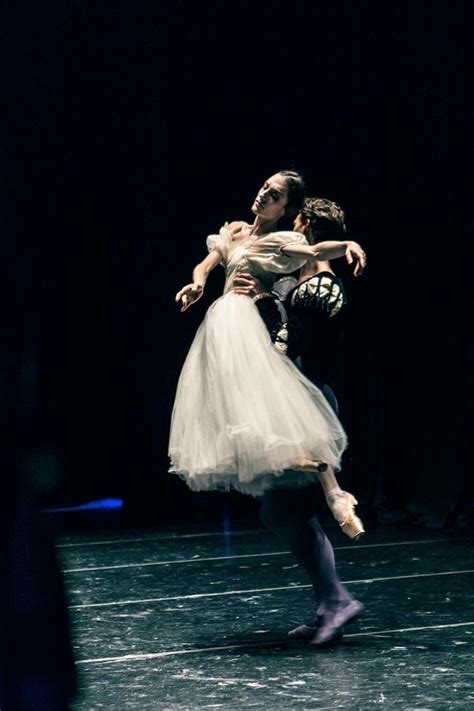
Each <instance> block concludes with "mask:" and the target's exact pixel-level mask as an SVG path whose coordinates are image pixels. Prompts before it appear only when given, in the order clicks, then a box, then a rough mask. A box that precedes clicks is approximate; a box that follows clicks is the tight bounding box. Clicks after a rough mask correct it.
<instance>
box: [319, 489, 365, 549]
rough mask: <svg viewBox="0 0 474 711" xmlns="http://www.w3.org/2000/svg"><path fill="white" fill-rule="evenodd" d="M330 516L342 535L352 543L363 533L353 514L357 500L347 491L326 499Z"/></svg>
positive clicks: (362, 527)
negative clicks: (334, 520) (347, 537)
mask: <svg viewBox="0 0 474 711" xmlns="http://www.w3.org/2000/svg"><path fill="white" fill-rule="evenodd" d="M327 502H328V505H329V508H330V509H331V511H332V514H333V516H334V518H335V519H336V521H337V522H338V524H339V526H340V527H341V530H342V532H343V533H345V534H346V536H349V538H351V539H352V540H353V541H357V540H358V539H359V538H360V537H361V536H362V535H363V534H364V533H365V528H364V524H363V523H362V521H361V520H360V518H359V517H358V516H357V514H356V512H355V508H354V507H355V506H356V504H357V499H356V498H355V497H354V496H352V494H349V492H348V491H341V492H338V493H337V494H332V495H331V496H328V497H327Z"/></svg>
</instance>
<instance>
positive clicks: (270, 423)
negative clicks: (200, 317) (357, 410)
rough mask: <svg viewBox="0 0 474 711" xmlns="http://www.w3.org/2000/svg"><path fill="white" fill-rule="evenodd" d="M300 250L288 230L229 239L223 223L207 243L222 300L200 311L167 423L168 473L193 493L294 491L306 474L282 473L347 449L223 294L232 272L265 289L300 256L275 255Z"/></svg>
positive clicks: (327, 416)
mask: <svg viewBox="0 0 474 711" xmlns="http://www.w3.org/2000/svg"><path fill="white" fill-rule="evenodd" d="M294 243H299V244H301V243H303V244H305V243H306V240H305V238H304V236H303V235H300V234H298V233H295V232H273V233H270V234H267V235H261V236H257V237H255V236H252V237H248V238H244V239H239V240H236V241H234V240H233V238H232V233H231V231H230V229H229V228H228V226H227V225H224V227H222V228H221V230H220V232H219V234H218V235H210V236H209V237H208V239H207V246H208V249H209V251H211V250H218V252H219V253H220V254H221V256H222V264H223V266H224V267H225V270H226V282H225V287H224V295H223V296H221V297H220V298H219V299H217V301H215V302H214V303H213V304H212V305H211V306H210V308H209V309H208V311H207V314H206V317H205V319H204V321H203V323H202V324H201V326H200V327H199V329H198V331H197V334H196V336H195V338H194V341H193V343H192V345H191V348H190V350H189V353H188V356H187V358H186V361H185V363H184V366H183V369H182V372H181V375H180V378H179V383H178V388H177V392H176V399H175V403H174V407H173V414H172V419H171V433H170V444H169V456H170V460H171V466H170V471H171V472H174V473H176V474H179V475H180V476H181V477H182V478H183V479H184V480H185V481H186V483H187V484H188V486H189V487H190V488H191V489H193V490H195V491H202V490H213V489H219V490H229V489H237V490H238V491H241V492H243V493H246V494H251V495H253V496H261V495H262V494H263V492H264V491H265V490H266V489H268V488H272V487H274V486H281V485H282V484H283V485H285V482H286V483H287V484H288V485H291V486H294V485H302V484H307V483H308V481H314V479H315V476H316V475H315V474H312V473H308V472H296V471H291V470H292V466H294V465H295V462H297V461H298V460H300V459H311V460H314V459H316V460H320V461H323V462H327V463H328V464H330V465H332V466H333V467H334V468H335V469H336V470H337V469H338V468H339V463H340V459H341V456H342V453H343V451H344V449H345V447H346V445H347V440H346V435H345V433H344V430H343V428H342V425H341V423H340V422H339V420H338V419H337V417H336V416H335V414H334V412H333V411H332V409H331V408H330V407H329V405H328V403H327V401H326V399H325V398H324V396H323V395H322V393H321V391H320V390H319V389H318V388H317V387H316V386H315V385H313V384H312V383H311V382H310V381H309V380H308V379H307V378H305V376H304V375H303V374H302V373H301V372H300V371H299V370H298V369H297V368H296V367H295V366H294V365H293V363H292V362H291V361H290V360H289V359H288V358H287V357H286V356H284V355H282V354H281V353H280V352H279V351H277V349H276V348H275V347H274V346H273V344H272V341H271V338H270V336H269V334H268V331H267V328H266V326H265V324H264V323H263V321H262V319H261V317H260V314H259V312H258V310H257V308H256V306H255V304H254V303H253V301H252V299H250V298H249V297H247V296H243V295H238V294H234V293H233V292H231V291H230V289H231V287H232V280H233V277H234V276H235V274H236V273H237V272H244V271H245V272H248V273H251V274H253V275H254V276H256V277H258V279H260V280H261V281H262V282H263V284H264V285H265V286H266V287H267V288H268V289H270V288H271V286H272V283H273V281H274V279H275V277H276V275H277V274H279V273H288V272H292V271H295V270H296V269H299V268H300V267H301V266H302V265H303V264H304V262H305V261H306V260H305V259H302V258H299V257H298V258H295V257H288V256H286V255H285V254H283V252H282V251H281V248H282V247H284V246H286V245H289V244H294Z"/></svg>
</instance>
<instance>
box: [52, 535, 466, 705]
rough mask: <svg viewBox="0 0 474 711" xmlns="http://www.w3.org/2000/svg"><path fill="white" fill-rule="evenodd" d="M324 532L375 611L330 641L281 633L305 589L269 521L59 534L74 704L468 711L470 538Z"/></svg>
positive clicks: (303, 612)
mask: <svg viewBox="0 0 474 711" xmlns="http://www.w3.org/2000/svg"><path fill="white" fill-rule="evenodd" d="M328 534H329V536H330V538H331V540H332V541H333V543H334V545H335V547H336V557H337V561H338V568H339V571H340V574H341V577H342V578H343V580H344V581H346V582H347V584H348V587H349V588H350V590H351V591H352V592H353V593H354V594H355V595H356V596H357V597H358V598H359V599H360V600H361V601H362V602H363V603H364V605H365V607H366V609H365V613H364V614H363V616H362V617H361V618H360V620H359V621H357V622H355V623H354V624H353V625H351V626H350V627H348V628H346V634H345V637H344V640H343V641H342V642H341V643H339V644H337V645H335V646H333V647H331V648H329V649H326V650H313V649H311V648H309V647H308V646H307V645H305V644H299V645H297V644H289V643H288V642H287V640H286V632H287V630H288V629H289V628H291V627H292V626H295V625H296V624H298V623H300V622H302V621H303V620H304V619H305V618H306V617H307V616H308V612H310V610H311V590H310V588H309V586H308V584H307V580H306V578H305V576H304V574H303V571H302V570H301V569H300V568H299V567H298V566H297V565H295V563H294V561H293V559H292V557H291V555H289V554H288V552H287V551H285V549H284V547H282V545H281V544H280V542H279V541H278V539H277V538H275V537H274V535H273V534H271V533H270V532H267V531H265V530H264V529H258V528H257V529H250V530H245V529H240V530H234V531H231V532H227V534H223V533H220V532H216V531H205V530H203V529H199V530H197V529H194V530H193V529H190V528H188V529H186V528H184V527H179V529H175V530H174V531H168V532H165V531H163V530H157V531H153V530H150V529H147V530H145V531H139V530H133V531H131V530H125V531H120V530H119V531H117V530H115V531H110V530H109V531H105V532H102V533H97V532H96V533H93V532H91V531H88V532H82V533H77V532H75V533H73V534H70V535H67V536H64V537H63V538H62V539H61V540H60V541H59V542H58V544H59V552H60V557H61V563H62V567H63V570H64V578H65V581H66V586H67V591H68V597H69V603H70V614H71V621H72V627H73V636H74V643H75V655H76V661H77V666H78V673H79V685H80V690H81V693H80V695H79V696H78V698H77V700H76V702H75V704H74V710H75V711H93V710H94V709H110V710H115V709H117V710H118V711H122V710H124V709H160V710H163V711H164V710H166V709H218V708H221V709H237V708H244V709H247V708H260V709H276V708H278V709H289V708H301V709H336V708H342V709H346V708H347V709H369V708H372V707H382V708H390V709H392V708H393V709H404V710H405V711H411V710H415V709H416V710H417V711H427V710H431V709H443V710H444V709H463V711H464V710H466V709H470V708H474V678H473V676H474V663H473V662H474V655H473V650H474V587H473V586H474V556H473V542H474V541H473V539H472V538H470V537H469V536H468V535H462V534H461V533H457V534H455V535H449V534H445V533H441V532H439V531H436V532H433V531H427V530H422V529H419V528H414V527H407V526H403V527H402V526H400V527H396V528H395V527H394V528H389V527H380V528H378V529H377V530H375V531H373V532H370V533H369V534H368V535H366V537H365V540H364V541H363V542H362V543H359V544H353V543H351V541H349V539H347V538H346V537H344V536H343V534H342V533H340V532H339V531H338V530H335V529H328Z"/></svg>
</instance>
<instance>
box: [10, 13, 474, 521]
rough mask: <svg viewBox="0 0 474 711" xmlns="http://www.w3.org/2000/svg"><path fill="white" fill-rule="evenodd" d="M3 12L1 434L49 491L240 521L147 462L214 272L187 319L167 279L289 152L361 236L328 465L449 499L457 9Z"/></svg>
mask: <svg viewBox="0 0 474 711" xmlns="http://www.w3.org/2000/svg"><path fill="white" fill-rule="evenodd" d="M3 10H4V20H3V22H2V29H1V33H2V37H1V47H2V50H1V51H2V54H3V57H2V65H3V67H4V81H3V102H2V103H3V109H2V112H3V123H4V128H3V131H2V158H1V165H2V168H1V172H2V175H3V179H2V183H3V188H2V205H1V216H2V223H3V224H2V236H1V267H0V268H1V290H2V306H1V312H2V316H1V319H2V346H1V348H2V353H1V356H2V360H1V367H2V371H1V375H2V391H3V395H2V398H3V406H2V427H3V430H4V432H5V434H6V437H5V442H6V443H7V444H5V445H4V446H5V448H6V449H8V448H9V447H10V448H11V445H12V444H13V448H14V449H15V451H19V452H20V453H21V455H22V456H26V458H27V459H28V460H29V461H32V462H33V470H35V471H37V472H39V474H38V476H39V478H40V479H41V482H42V483H41V486H42V489H43V492H44V497H43V500H44V505H47V506H69V505H74V504H80V503H85V502H87V501H90V500H91V499H99V498H103V497H120V498H123V499H124V512H125V514H126V515H129V516H130V520H133V521H134V522H151V523H154V524H160V522H166V523H168V522H170V521H175V520H196V519H198V520H199V519H200V518H201V519H202V518H206V517H207V518H209V517H211V518H212V517H219V516H220V515H221V513H222V511H225V512H226V513H228V511H229V510H230V513H231V514H232V515H236V516H237V515H245V514H246V513H247V512H250V513H252V514H253V512H254V506H255V502H253V501H252V500H250V499H247V498H245V497H240V496H238V495H236V496H235V497H234V496H230V497H229V496H220V495H217V494H207V495H203V494H201V495H196V494H191V493H190V492H189V491H188V490H187V489H186V487H185V486H184V484H182V483H181V482H180V481H179V480H178V479H176V478H174V477H172V476H171V475H169V474H167V467H168V461H167V456H166V452H167V435H168V427H169V418H170V412H171V407H172V402H173V395H174V389H175V386H176V382H177V377H178V374H179V370H180V367H181V365H182V362H183V360H184V357H185V354H186V351H187V349H188V347H189V345H190V343H191V340H192V338H193V335H194V333H195V330H196V328H197V326H198V324H199V322H200V321H201V319H202V317H203V315H204V313H205V309H206V308H207V306H208V305H209V303H210V302H211V301H212V299H213V298H216V297H217V296H218V295H219V290H220V288H221V287H222V284H223V273H220V272H216V273H213V275H212V277H211V278H210V281H209V286H208V289H207V293H206V296H205V298H204V299H203V300H202V301H201V302H200V303H199V304H198V305H197V306H196V307H195V308H194V309H191V310H190V311H189V312H186V314H180V313H179V311H178V309H177V307H176V305H175V303H174V294H175V292H176V291H177V290H178V288H180V286H182V285H183V284H184V283H186V282H187V281H188V280H189V277H190V274H191V270H192V267H193V266H194V264H195V263H196V262H197V261H199V260H200V259H201V258H202V257H203V256H204V254H205V237H206V235H207V234H209V233H211V232H215V231H217V229H218V228H219V226H220V225H221V224H222V223H223V222H224V221H225V220H226V219H229V220H232V219H238V218H240V219H242V218H243V219H246V218H249V217H250V212H249V207H250V205H251V204H252V201H253V197H254V195H255V192H256V190H257V189H258V187H259V186H260V184H261V182H262V181H263V180H264V179H265V178H266V177H268V175H270V174H272V173H273V172H275V171H277V170H278V169H280V168H288V167H290V168H297V169H300V170H302V172H303V173H304V174H305V176H306V179H307V182H308V184H309V186H310V191H311V193H312V194H313V195H321V196H325V197H329V198H331V199H333V200H336V201H338V202H340V203H341V205H342V206H343V207H344V208H345V210H346V214H347V225H348V230H349V234H350V236H351V237H353V238H354V239H357V240H358V241H359V242H360V243H361V244H362V245H363V247H364V248H365V249H366V251H367V253H368V264H369V266H368V270H367V272H366V275H365V276H364V277H363V278H362V279H359V280H353V279H352V278H351V276H350V270H349V269H348V268H347V267H346V266H345V264H344V263H343V262H342V260H339V262H337V263H336V265H335V266H336V269H337V271H338V273H340V274H341V276H342V277H343V278H344V281H345V285H346V287H347V291H348V296H349V299H350V306H349V308H348V312H347V316H346V321H347V323H346V335H345V360H344V378H343V383H342V384H341V390H340V393H339V394H340V399H341V405H342V419H343V422H344V424H345V426H346V429H347V431H348V433H349V437H350V442H351V446H350V450H349V452H348V454H347V457H346V466H345V470H344V472H345V473H344V476H343V483H344V484H345V485H347V486H348V487H351V489H352V490H354V491H355V492H356V493H357V494H358V496H359V498H360V499H361V500H362V501H363V503H365V504H366V505H367V506H368V507H369V508H370V509H371V510H372V511H376V510H382V509H384V508H388V509H397V510H398V509H406V508H407V507H408V506H410V505H411V506H412V507H413V506H415V507H418V511H421V510H422V509H423V507H425V508H427V509H428V510H431V511H434V512H436V511H438V512H441V519H442V520H444V518H445V516H446V515H448V514H449V513H450V512H451V513H452V511H453V510H454V511H455V512H458V511H459V510H465V509H468V508H469V505H470V502H471V505H472V484H471V478H470V476H468V475H469V471H468V462H470V458H469V457H468V451H467V450H468V443H469V437H470V432H471V430H470V428H468V424H467V422H468V419H467V415H468V407H467V405H468V403H469V402H470V396H469V393H468V376H469V375H470V371H469V369H468V354H469V353H470V352H472V350H471V349H470V345H469V343H468V336H467V334H468V333H469V331H470V321H471V319H470V318H469V317H470V313H469V309H468V299H469V297H470V290H469V286H470V284H469V282H468V275H470V273H471V264H470V260H469V256H468V254H469V251H470V242H471V233H472V225H473V220H472V207H471V205H472V200H471V195H470V191H471V185H472V184H473V180H472V177H473V176H472V157H473V156H472V95H471V77H470V57H469V45H470V42H471V37H470V32H471V28H472V20H473V17H472V15H473V12H472V5H471V3H468V2H465V3H464V2H458V1H456V0H454V1H451V2H436V1H433V2H429V3H421V4H416V5H415V3H413V4H411V3H394V2H392V3H385V4H382V3H379V2H370V1H360V2H353V1H352V2H350V1H349V0H347V1H343V0H333V1H332V2H331V3H329V2H327V3H320V2H312V3H298V2H292V3H285V4H283V3H279V2H276V3H248V4H247V3H245V2H244V3H238V4H231V3H223V2H205V3H194V2H185V1H182V2H178V0H176V1H175V2H166V1H165V2H156V0H135V2H125V1H120V0H118V1H115V2H87V1H86V0H84V1H81V0H76V1H73V0H70V2H54V1H53V2H50V3H47V4H44V3H33V2H29V3H27V2H18V3H15V4H13V3H4V7H3ZM229 507H230V508H229ZM456 507H457V508H456ZM381 520H382V518H381Z"/></svg>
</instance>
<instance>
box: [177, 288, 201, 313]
mask: <svg viewBox="0 0 474 711" xmlns="http://www.w3.org/2000/svg"><path fill="white" fill-rule="evenodd" d="M203 293H204V288H203V287H202V286H201V284H186V286H183V288H182V289H180V291H178V293H177V294H176V296H175V299H174V300H175V301H176V302H177V303H178V302H179V301H181V309H180V311H181V312H182V311H186V309H189V307H190V306H192V304H195V303H196V301H199V299H200V298H201V296H202V295H203Z"/></svg>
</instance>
